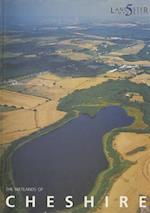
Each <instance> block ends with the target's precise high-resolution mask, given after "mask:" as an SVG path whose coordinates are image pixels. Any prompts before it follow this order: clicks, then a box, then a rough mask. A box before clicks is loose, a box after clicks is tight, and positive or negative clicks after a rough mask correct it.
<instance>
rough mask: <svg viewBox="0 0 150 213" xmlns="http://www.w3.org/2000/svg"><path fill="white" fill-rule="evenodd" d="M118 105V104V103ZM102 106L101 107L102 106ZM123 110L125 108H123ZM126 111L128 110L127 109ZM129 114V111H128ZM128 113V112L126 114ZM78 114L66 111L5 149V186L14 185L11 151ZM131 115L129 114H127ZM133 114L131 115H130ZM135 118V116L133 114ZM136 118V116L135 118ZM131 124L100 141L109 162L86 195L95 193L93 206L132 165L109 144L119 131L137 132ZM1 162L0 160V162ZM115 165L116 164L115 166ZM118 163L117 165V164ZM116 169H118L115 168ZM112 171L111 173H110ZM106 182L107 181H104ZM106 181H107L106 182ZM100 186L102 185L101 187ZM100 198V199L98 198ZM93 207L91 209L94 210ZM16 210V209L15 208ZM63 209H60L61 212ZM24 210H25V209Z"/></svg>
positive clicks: (75, 208) (80, 209)
mask: <svg viewBox="0 0 150 213" xmlns="http://www.w3.org/2000/svg"><path fill="white" fill-rule="evenodd" d="M118 105H119V104H118ZM120 107H121V108H124V107H122V106H120ZM102 108H103V107H102ZM102 108H100V109H99V110H101V109H102ZM124 110H125V109H124ZM127 111H128V110H127ZM130 114H131V113H130ZM128 115H129V114H128ZM78 116H79V112H77V111H76V112H75V111H72V112H70V113H68V114H67V115H66V116H65V117H64V118H63V119H61V120H60V121H59V122H56V123H55V124H53V125H50V126H49V127H47V128H44V129H42V130H40V131H38V132H36V133H34V134H31V135H30V136H27V137H25V138H22V139H19V140H17V141H16V142H14V143H13V144H12V145H11V146H10V147H9V148H8V150H7V151H6V153H5V154H4V156H2V157H1V161H2V159H6V156H7V162H6V164H7V171H5V172H4V175H3V177H1V179H0V182H1V181H2V179H3V178H4V177H5V176H7V179H6V180H5V186H6V185H7V183H8V182H11V183H12V186H13V187H14V186H15V183H14V180H13V172H12V166H11V156H12V155H13V153H14V152H15V151H16V149H18V148H19V147H20V146H23V145H24V144H25V143H27V142H29V141H31V140H32V139H35V138H36V137H39V136H41V135H43V134H46V133H48V132H50V131H55V129H56V128H59V127H60V126H62V125H64V124H65V123H67V122H69V121H71V120H72V119H74V118H76V117H78ZM129 116H131V115H129ZM132 116H133V115H132ZM133 117H134V118H135V116H133ZM136 119H137V118H136ZM134 123H136V120H135V121H134V122H133V124H134ZM133 124H131V125H130V126H128V127H122V128H117V129H113V130H112V131H111V132H109V133H107V134H105V135H104V137H103V140H102V143H103V151H104V153H105V155H106V158H107V161H108V163H109V166H108V168H107V169H106V170H104V171H103V172H101V173H100V174H99V175H98V176H97V178H96V180H95V184H94V186H93V189H92V190H91V192H90V193H89V195H88V196H90V195H91V194H95V200H96V205H95V208H94V209H96V208H97V205H100V203H101V202H102V201H103V197H104V195H106V192H108V191H109V190H110V188H111V186H112V184H113V183H114V181H115V179H116V178H118V177H119V176H120V175H121V174H122V173H123V172H124V171H125V170H127V169H128V168H129V167H130V166H132V163H131V162H128V161H124V160H122V159H121V156H120V155H119V153H117V151H116V150H114V149H113V147H112V146H111V142H112V141H113V138H114V137H115V136H116V135H117V134H118V133H120V132H121V131H127V132H130V131H131V132H133V131H134V130H135V132H136V131H138V132H139V130H137V129H132V128H131V126H132V125H133ZM143 131H144V132H145V130H141V132H143ZM1 163H2V162H1ZM116 165H117V166H116ZM118 165H119V166H118ZM116 167H117V169H119V170H116ZM112 173H113V175H112ZM109 175H110V176H111V178H109ZM106 178H108V180H110V181H109V182H110V183H109V185H107V186H106V184H104V183H103V182H104V180H105V181H106ZM106 182H107V181H106ZM107 183H108V182H107ZM100 186H103V187H102V188H101V187H100ZM4 188H5V187H3V194H5V195H6V192H5V191H4V190H5V189H4ZM17 194H18V195H19V197H20V198H19V199H20V200H21V201H22V195H21V193H17ZM100 198H101V199H100ZM19 203H20V205H19V206H20V207H19V208H22V202H19ZM94 209H93V210H94ZM17 211H18V210H17ZM63 211H64V210H62V212H63ZM79 211H80V212H87V211H88V208H87V209H84V210H83V208H82V204H80V205H78V206H75V207H74V208H73V209H72V212H73V213H77V212H79ZM25 212H26V210H25Z"/></svg>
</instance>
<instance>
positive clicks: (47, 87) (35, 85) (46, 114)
mask: <svg viewBox="0 0 150 213" xmlns="http://www.w3.org/2000/svg"><path fill="white" fill-rule="evenodd" d="M124 77H126V75H124V74H123V73H118V75H117V76H116V79H118V78H119V79H120V78H124ZM109 79H114V76H113V75H111V74H108V76H105V75H100V76H97V77H93V78H91V77H78V78H72V77H59V76H57V75H54V74H51V73H43V74H39V75H38V76H37V77H35V78H32V79H31V80H29V79H28V80H26V81H24V87H23V88H25V89H24V92H25V91H27V93H30V94H31V93H32V91H33V93H34V96H33V95H26V94H22V93H18V92H11V91H7V90H2V91H1V97H2V101H3V102H2V104H7V105H8V104H9V105H10V106H12V105H15V106H17V107H18V106H19V107H21V106H23V107H24V109H20V110H14V111H9V112H3V113H1V115H2V116H3V119H2V120H1V121H0V126H1V127H2V128H1V131H3V140H2V142H1V143H10V142H11V141H13V140H15V139H19V138H21V137H23V136H25V135H28V134H30V133H32V132H35V131H37V130H39V129H40V128H44V127H46V126H48V125H51V124H53V123H55V122H57V121H58V120H60V119H62V118H63V117H64V116H65V115H66V113H65V112H62V111H59V110H57V106H58V103H59V100H60V98H62V97H64V96H66V95H68V94H70V93H72V92H73V91H75V90H77V89H84V88H90V87H92V86H96V85H98V84H101V83H103V82H106V81H108V80H109ZM6 94H8V96H7V98H5V97H4V98H3V96H4V95H6ZM36 95H37V96H42V95H43V96H45V95H46V96H47V97H48V99H49V100H48V99H45V98H39V97H36ZM21 98H22V99H21Z"/></svg>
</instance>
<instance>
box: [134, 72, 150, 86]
mask: <svg viewBox="0 0 150 213" xmlns="http://www.w3.org/2000/svg"><path fill="white" fill-rule="evenodd" d="M130 81H132V82H134V83H137V84H147V85H148V86H150V74H141V75H137V76H135V77H134V78H131V79H130Z"/></svg>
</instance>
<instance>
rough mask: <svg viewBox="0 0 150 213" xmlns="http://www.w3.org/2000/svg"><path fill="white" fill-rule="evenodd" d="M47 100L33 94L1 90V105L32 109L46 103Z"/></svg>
mask: <svg viewBox="0 0 150 213" xmlns="http://www.w3.org/2000/svg"><path fill="white" fill-rule="evenodd" d="M45 101H46V100H45V99H44V98H39V97H35V96H32V95H26V94H22V93H19V92H14V91H9V90H0V105H7V106H15V107H16V108H20V107H23V108H24V109H30V108H33V107H36V106H37V105H39V104H42V103H44V102H45Z"/></svg>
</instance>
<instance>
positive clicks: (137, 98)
mask: <svg viewBox="0 0 150 213" xmlns="http://www.w3.org/2000/svg"><path fill="white" fill-rule="evenodd" d="M126 96H127V97H129V99H130V101H132V102H140V103H143V102H144V98H143V96H142V95H140V94H139V93H136V92H128V93H126Z"/></svg>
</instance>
